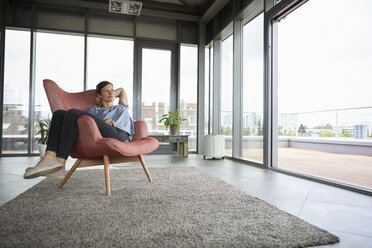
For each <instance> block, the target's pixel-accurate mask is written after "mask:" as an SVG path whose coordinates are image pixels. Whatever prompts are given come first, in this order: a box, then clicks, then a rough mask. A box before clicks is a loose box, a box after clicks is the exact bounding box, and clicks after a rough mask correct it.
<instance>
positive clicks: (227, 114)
mask: <svg viewBox="0 0 372 248" xmlns="http://www.w3.org/2000/svg"><path fill="white" fill-rule="evenodd" d="M232 89H233V35H230V36H229V37H228V38H226V39H225V40H223V41H222V42H221V93H220V96H221V99H220V101H221V105H220V106H221V108H220V122H221V129H220V133H221V134H223V135H225V154H226V155H230V156H231V155H232Z"/></svg>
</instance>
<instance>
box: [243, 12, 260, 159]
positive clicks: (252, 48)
mask: <svg viewBox="0 0 372 248" xmlns="http://www.w3.org/2000/svg"><path fill="white" fill-rule="evenodd" d="M263 52H264V50H263V13H262V14H260V15H259V16H257V17H256V18H254V19H253V20H250V21H249V22H248V23H247V24H245V25H244V27H243V99H242V101H243V116H242V118H243V122H242V123H243V143H242V153H241V154H242V156H243V158H246V159H249V160H255V161H258V162H263V83H264V78H263V76H264V70H263V66H264V61H263V58H264V53H263Z"/></svg>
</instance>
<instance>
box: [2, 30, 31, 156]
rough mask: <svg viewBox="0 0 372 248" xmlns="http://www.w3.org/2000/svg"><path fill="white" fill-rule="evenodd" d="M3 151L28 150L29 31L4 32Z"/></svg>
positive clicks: (21, 151)
mask: <svg viewBox="0 0 372 248" xmlns="http://www.w3.org/2000/svg"><path fill="white" fill-rule="evenodd" d="M4 66H5V67H4V92H3V97H4V107H3V123H2V124H3V137H2V152H3V153H27V150H28V128H29V126H28V120H29V118H28V111H29V81H30V31H19V30H10V29H7V30H6V31H5V65H4Z"/></svg>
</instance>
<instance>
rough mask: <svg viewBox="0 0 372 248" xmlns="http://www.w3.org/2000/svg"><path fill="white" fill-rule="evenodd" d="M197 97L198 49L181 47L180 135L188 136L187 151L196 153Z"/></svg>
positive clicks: (188, 46)
mask: <svg viewBox="0 0 372 248" xmlns="http://www.w3.org/2000/svg"><path fill="white" fill-rule="evenodd" d="M197 95H198V48H197V47H196V46H191V45H181V58H180V111H179V114H180V117H182V118H185V119H186V120H185V121H184V122H182V123H181V126H180V131H179V133H180V134H187V135H190V136H189V151H196V132H197V110H198V108H197V104H198V101H197Z"/></svg>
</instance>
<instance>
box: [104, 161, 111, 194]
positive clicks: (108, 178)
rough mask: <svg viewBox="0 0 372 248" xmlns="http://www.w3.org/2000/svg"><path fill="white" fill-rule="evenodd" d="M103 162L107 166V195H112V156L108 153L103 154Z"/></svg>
mask: <svg viewBox="0 0 372 248" xmlns="http://www.w3.org/2000/svg"><path fill="white" fill-rule="evenodd" d="M103 163H104V166H105V181H106V195H111V190H110V158H109V156H107V155H104V156H103Z"/></svg>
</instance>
